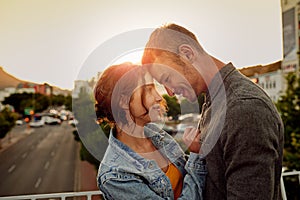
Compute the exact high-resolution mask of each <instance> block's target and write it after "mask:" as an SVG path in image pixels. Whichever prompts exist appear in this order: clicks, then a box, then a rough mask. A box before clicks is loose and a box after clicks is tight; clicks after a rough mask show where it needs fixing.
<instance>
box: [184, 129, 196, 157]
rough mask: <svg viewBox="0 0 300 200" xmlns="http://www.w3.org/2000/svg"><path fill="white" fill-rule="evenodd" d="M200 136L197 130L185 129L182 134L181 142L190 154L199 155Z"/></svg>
mask: <svg viewBox="0 0 300 200" xmlns="http://www.w3.org/2000/svg"><path fill="white" fill-rule="evenodd" d="M200 138H201V134H200V132H199V130H198V129H197V128H194V127H187V128H186V129H185V131H184V134H183V137H182V139H183V142H184V143H185V145H186V146H187V147H188V149H189V150H190V152H193V153H199V150H200V148H201V143H200Z"/></svg>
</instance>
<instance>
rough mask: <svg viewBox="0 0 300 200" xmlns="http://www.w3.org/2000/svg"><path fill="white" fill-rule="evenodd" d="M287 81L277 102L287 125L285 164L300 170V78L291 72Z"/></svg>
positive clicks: (291, 168) (289, 167)
mask: <svg viewBox="0 0 300 200" xmlns="http://www.w3.org/2000/svg"><path fill="white" fill-rule="evenodd" d="M286 81H287V90H286V92H285V94H284V95H282V96H281V98H280V100H279V101H278V102H277V104H276V106H277V108H278V110H279V112H280V114H281V118H282V121H283V123H284V127H285V138H284V140H285V143H284V166H286V167H287V168H288V169H290V170H293V169H296V170H300V162H299V160H300V124H299V119H300V79H299V77H297V76H296V75H295V74H294V73H291V74H288V75H287V77H286Z"/></svg>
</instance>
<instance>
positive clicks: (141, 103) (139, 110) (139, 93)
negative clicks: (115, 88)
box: [129, 73, 164, 126]
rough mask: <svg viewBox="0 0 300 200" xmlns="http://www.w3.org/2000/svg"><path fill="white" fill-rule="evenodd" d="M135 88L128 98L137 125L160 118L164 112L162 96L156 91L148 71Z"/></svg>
mask: <svg viewBox="0 0 300 200" xmlns="http://www.w3.org/2000/svg"><path fill="white" fill-rule="evenodd" d="M139 85H140V86H139V87H138V88H136V89H135V90H134V92H133V94H132V96H131V98H130V103H129V109H130V114H131V117H132V118H133V120H134V122H135V123H136V124H138V125H141V126H142V125H145V124H146V123H149V122H155V121H159V120H161V117H162V114H163V112H164V107H162V100H163V98H162V96H161V95H160V94H159V93H158V92H157V90H156V88H155V85H154V83H153V79H152V77H151V75H150V74H149V73H146V74H145V77H144V79H143V80H142V84H139Z"/></svg>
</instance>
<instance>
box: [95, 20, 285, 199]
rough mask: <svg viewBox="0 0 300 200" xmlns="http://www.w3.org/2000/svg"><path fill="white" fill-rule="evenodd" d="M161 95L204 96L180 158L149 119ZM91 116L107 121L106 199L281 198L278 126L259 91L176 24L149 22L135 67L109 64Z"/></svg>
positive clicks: (161, 106)
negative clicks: (153, 26) (149, 29)
mask: <svg viewBox="0 0 300 200" xmlns="http://www.w3.org/2000/svg"><path fill="white" fill-rule="evenodd" d="M154 80H156V81H157V82H159V83H160V84H162V85H164V87H165V89H166V91H167V93H168V95H170V96H173V95H175V94H176V95H182V96H183V97H185V98H186V99H187V100H189V101H190V102H195V101H197V98H198V96H199V95H201V94H202V93H204V94H205V103H204V104H203V107H202V112H201V118H200V121H199V124H198V126H197V127H189V128H187V129H186V130H185V132H184V134H183V141H184V143H185V144H186V146H187V147H188V150H189V151H188V152H189V153H188V155H187V154H186V153H185V152H184V151H183V150H182V148H181V147H180V146H179V144H178V143H177V142H176V141H175V140H174V138H173V137H172V136H170V135H169V134H167V133H165V132H164V131H163V130H162V129H161V127H159V126H158V125H157V123H156V122H159V121H161V120H162V117H163V114H164V112H165V111H166V109H168V108H167V107H166V102H165V100H164V99H163V98H162V96H161V95H160V94H159V93H158V92H157V90H156V88H155V84H154ZM94 96H95V100H96V103H95V110H96V114H97V118H98V119H97V120H98V122H99V123H100V124H101V123H106V124H108V125H109V126H110V127H111V131H110V134H109V146H108V148H107V150H106V153H105V155H104V158H103V160H102V161H101V164H100V166H99V171H98V177H97V181H98V186H99V189H100V190H101V191H102V193H103V196H104V198H105V199H120V200H125V199H126V200H127V199H188V200H193V199H204V200H207V199H216V200H219V199H264V200H265V199H280V198H281V193H280V177H281V169H282V153H283V152H282V151H283V124H282V121H281V118H280V116H279V114H278V112H277V110H276V108H275V106H274V104H273V103H272V101H271V100H270V98H269V97H268V96H267V94H266V93H265V92H264V91H263V90H262V89H261V88H260V87H259V86H258V85H256V84H255V83H253V82H251V80H249V79H248V78H246V77H245V76H243V75H242V74H241V73H239V71H238V70H237V69H236V68H235V67H234V66H233V65H232V63H227V64H225V63H223V62H222V61H220V60H218V59H217V58H215V57H213V56H211V55H209V54H208V53H207V52H206V51H205V50H204V49H203V48H202V47H201V45H200V44H199V42H198V41H197V38H196V37H195V35H194V34H193V33H192V32H190V31H189V30H187V29H185V28H184V27H181V26H179V25H176V24H169V25H166V26H163V27H160V28H158V29H156V30H155V31H154V32H153V33H152V34H151V36H150V38H149V41H148V43H147V44H146V47H145V49H144V54H143V57H142V65H141V66H140V65H135V64H132V63H123V64H119V65H114V66H110V67H108V68H107V69H106V70H105V71H104V72H103V73H102V75H101V76H100V78H99V80H98V82H97V83H96V86H95V89H94Z"/></svg>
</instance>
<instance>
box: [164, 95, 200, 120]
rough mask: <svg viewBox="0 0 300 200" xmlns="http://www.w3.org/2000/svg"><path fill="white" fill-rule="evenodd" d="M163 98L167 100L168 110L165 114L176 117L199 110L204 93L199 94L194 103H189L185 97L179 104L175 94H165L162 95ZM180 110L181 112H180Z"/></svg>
mask: <svg viewBox="0 0 300 200" xmlns="http://www.w3.org/2000/svg"><path fill="white" fill-rule="evenodd" d="M163 98H164V99H165V100H166V102H167V106H168V111H167V115H168V116H172V117H173V119H176V118H177V117H178V115H183V114H188V113H195V112H199V113H200V112H201V108H202V105H203V103H204V94H201V95H199V97H198V101H197V102H196V103H191V102H189V101H188V100H186V99H183V100H182V101H181V103H180V104H179V102H178V99H177V98H176V96H172V97H171V96H169V95H167V94H164V95H163ZM181 112H182V113H181Z"/></svg>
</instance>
